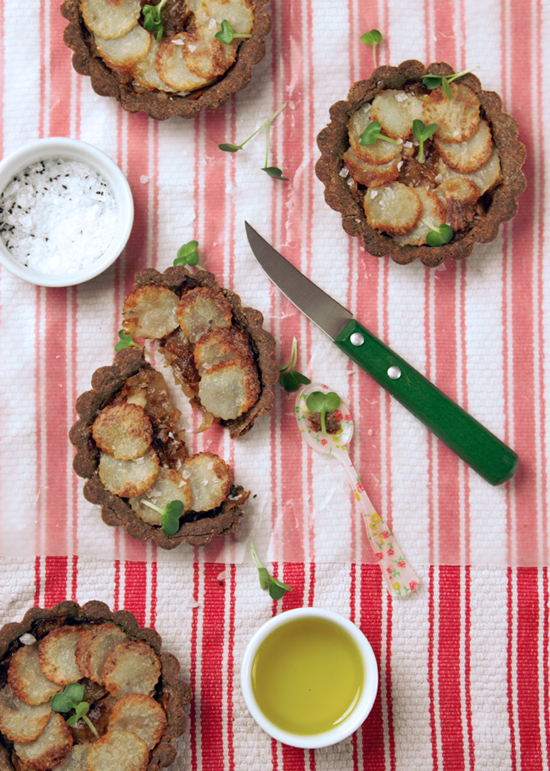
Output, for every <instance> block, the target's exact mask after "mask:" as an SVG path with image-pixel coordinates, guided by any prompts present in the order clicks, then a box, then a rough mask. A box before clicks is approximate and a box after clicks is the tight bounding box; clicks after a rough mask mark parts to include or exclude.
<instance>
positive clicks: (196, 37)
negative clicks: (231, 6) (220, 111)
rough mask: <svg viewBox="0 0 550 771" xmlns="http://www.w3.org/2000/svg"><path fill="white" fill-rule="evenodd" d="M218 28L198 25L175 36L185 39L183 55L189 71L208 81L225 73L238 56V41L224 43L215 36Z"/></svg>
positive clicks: (178, 38)
mask: <svg viewBox="0 0 550 771" xmlns="http://www.w3.org/2000/svg"><path fill="white" fill-rule="evenodd" d="M217 30H218V28H217V26H216V25H213V28H210V27H197V28H196V29H192V30H190V31H189V32H180V33H179V35H175V36H174V38H175V39H177V40H182V41H183V45H182V47H181V49H182V56H183V60H184V62H185V63H186V65H187V67H188V68H189V72H191V73H192V74H193V75H196V76H197V77H198V78H204V80H208V81H210V80H213V79H214V78H219V77H220V76H221V75H223V74H224V72H225V71H226V70H228V69H229V67H231V65H232V64H233V62H234V61H235V59H236V58H237V48H238V42H237V41H234V42H232V43H230V44H229V45H226V44H225V43H222V42H221V40H218V39H217V38H216V37H214V35H215V34H216V32H217ZM174 38H173V40H174Z"/></svg>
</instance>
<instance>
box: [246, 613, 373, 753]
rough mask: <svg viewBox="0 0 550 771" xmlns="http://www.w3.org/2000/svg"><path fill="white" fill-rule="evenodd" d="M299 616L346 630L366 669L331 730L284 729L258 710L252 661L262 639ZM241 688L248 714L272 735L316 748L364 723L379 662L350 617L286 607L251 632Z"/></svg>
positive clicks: (299, 745)
mask: <svg viewBox="0 0 550 771" xmlns="http://www.w3.org/2000/svg"><path fill="white" fill-rule="evenodd" d="M301 618H319V619H324V620H325V621H331V622H332V623H333V624H336V625H337V626H339V627H340V628H341V629H343V630H344V631H345V632H347V633H348V634H349V636H350V637H351V638H352V640H353V641H354V642H355V644H356V645H357V647H358V649H359V652H360V654H361V658H362V660H363V669H364V672H365V682H364V683H363V691H362V693H361V696H360V698H359V701H358V703H357V704H356V706H355V708H354V709H353V710H352V712H351V713H350V714H349V715H348V717H347V718H346V719H345V720H343V721H342V722H341V723H340V724H339V725H338V726H336V727H334V728H332V729H330V731H325V732H323V733H319V734H311V735H306V736H302V735H299V734H292V733H289V732H288V731H284V730H283V729H281V728H278V726H276V725H274V724H273V723H272V722H271V721H270V720H268V719H267V718H266V716H265V715H264V714H263V712H262V711H261V710H260V708H259V706H258V703H257V701H256V699H255V697H254V692H253V689H252V664H253V662H254V657H255V655H256V652H257V650H258V648H259V646H260V645H261V643H262V642H263V641H264V640H265V639H266V637H268V636H269V635H270V634H271V633H272V632H273V631H274V630H275V629H277V628H278V627H280V626H282V625H283V624H288V622H289V621H296V620H297V619H301ZM241 688H242V691H243V694H244V699H245V701H246V705H247V707H248V709H249V710H250V714H251V715H252V717H253V718H254V720H255V721H256V722H257V723H258V725H259V726H260V727H261V728H263V730H264V731H265V732H266V733H268V734H269V735H270V736H272V737H273V738H274V739H277V740H278V741H280V742H283V744H289V745H290V746H291V747H302V748H305V749H317V748H319V747H328V746H330V745H332V744H337V743H338V742H341V741H342V740H343V739H346V738H347V737H348V736H350V735H351V734H352V733H354V731H356V730H357V729H358V728H359V727H360V726H361V725H362V724H363V723H364V721H365V719H366V718H367V716H368V714H369V712H370V711H371V709H372V705H373V704H374V700H375V698H376V693H377V691H378V666H377V664H376V658H375V656H374V653H373V651H372V648H371V646H370V643H369V641H368V640H367V638H366V637H365V635H364V634H363V632H361V630H360V629H359V628H358V627H357V626H355V624H353V623H352V622H351V621H348V619H346V618H344V617H343V616H340V615H339V614H338V613H333V612H332V611H330V610H322V609H321V608H296V609H295V610H288V611H286V612H284V613H281V614H280V615H278V616H274V617H273V618H271V619H270V620H269V621H267V622H266V623H265V624H264V625H263V626H262V627H260V629H258V631H257V632H256V633H255V634H254V635H253V637H252V638H251V640H250V642H249V643H248V645H247V647H246V650H245V653H244V657H243V661H242V668H241Z"/></svg>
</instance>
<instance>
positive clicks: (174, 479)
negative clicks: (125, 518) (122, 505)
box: [128, 468, 193, 525]
mask: <svg viewBox="0 0 550 771" xmlns="http://www.w3.org/2000/svg"><path fill="white" fill-rule="evenodd" d="M143 500H146V501H150V502H151V503H154V504H155V506H158V507H159V508H160V509H163V508H164V507H165V506H167V504H169V503H170V501H181V502H182V503H183V510H184V511H187V510H188V509H190V508H191V504H192V502H193V497H192V495H191V486H190V485H189V482H188V481H187V480H186V479H184V478H183V477H182V475H181V473H180V472H179V471H175V470H174V469H168V468H161V469H160V470H159V475H158V477H157V478H156V480H155V482H154V484H153V485H151V487H150V488H149V489H148V490H147V492H145V493H143V494H142V495H138V496H137V497H136V498H130V500H129V501H128V503H129V504H130V506H131V507H132V509H133V511H134V514H135V515H136V516H137V517H139V518H140V519H142V520H143V521H144V522H147V523H148V524H149V525H160V523H161V522H160V520H161V516H162V515H161V514H159V512H158V511H155V510H154V509H151V508H150V507H149V506H144V505H143V503H142V501H143Z"/></svg>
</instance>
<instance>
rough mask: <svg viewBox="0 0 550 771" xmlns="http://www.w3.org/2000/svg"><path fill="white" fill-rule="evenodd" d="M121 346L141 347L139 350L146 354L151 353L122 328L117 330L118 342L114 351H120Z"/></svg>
mask: <svg viewBox="0 0 550 771" xmlns="http://www.w3.org/2000/svg"><path fill="white" fill-rule="evenodd" d="M123 348H141V350H142V351H143V352H144V353H146V354H147V356H150V355H151V354H150V353H149V351H146V350H145V348H143V346H141V345H140V344H139V343H136V341H135V340H134V338H133V337H132V335H130V334H126V332H125V331H124V330H123V329H119V330H118V343H116V345H115V351H121V350H122V349H123Z"/></svg>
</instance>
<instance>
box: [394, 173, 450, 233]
mask: <svg viewBox="0 0 550 771" xmlns="http://www.w3.org/2000/svg"><path fill="white" fill-rule="evenodd" d="M414 191H415V193H416V194H417V195H418V197H419V198H420V200H421V202H422V214H421V215H420V219H419V220H418V222H417V224H416V225H415V226H414V228H413V229H412V230H409V232H408V233H405V235H403V236H394V238H393V240H394V241H396V243H398V244H401V246H407V245H408V246H422V244H425V243H426V236H427V235H428V233H429V232H430V228H429V227H428V225H427V224H426V222H429V223H430V225H433V227H435V228H438V227H439V226H440V225H443V223H444V222H445V207H444V205H443V204H442V203H441V201H440V200H439V198H438V197H437V196H436V195H435V194H434V193H432V192H431V190H426V189H425V188H423V187H415V189H414Z"/></svg>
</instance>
